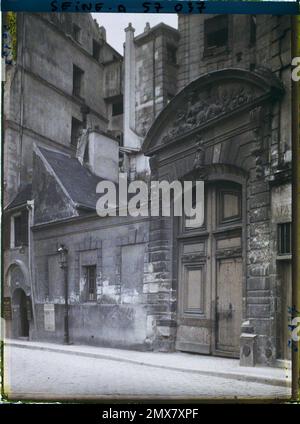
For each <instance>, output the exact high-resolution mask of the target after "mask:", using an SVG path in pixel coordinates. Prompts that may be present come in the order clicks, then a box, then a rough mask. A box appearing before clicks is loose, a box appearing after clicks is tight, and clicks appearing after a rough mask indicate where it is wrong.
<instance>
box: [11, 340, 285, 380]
mask: <svg viewBox="0 0 300 424" xmlns="http://www.w3.org/2000/svg"><path fill="white" fill-rule="evenodd" d="M4 344H5V347H4V354H5V350H7V354H9V347H10V346H12V347H18V348H24V349H35V350H41V351H48V352H59V353H65V354H68V355H77V356H83V357H90V358H95V359H108V360H112V361H118V362H125V363H126V362H127V363H131V364H137V365H144V366H147V367H154V368H162V369H169V370H174V371H183V372H190V373H198V374H202V375H211V376H217V377H224V378H228V379H234V380H240V381H249V382H257V383H264V384H269V385H272V386H290V385H291V370H290V363H289V362H287V363H286V367H282V368H273V367H262V366H257V367H253V368H252V367H241V366H240V365H239V360H238V359H228V358H219V357H213V356H205V355H197V354H192V353H183V352H174V353H160V352H138V351H131V350H123V349H111V348H104V347H94V346H85V345H60V344H52V343H43V342H35V341H23V340H19V339H14V340H13V339H6V340H5V343H4Z"/></svg>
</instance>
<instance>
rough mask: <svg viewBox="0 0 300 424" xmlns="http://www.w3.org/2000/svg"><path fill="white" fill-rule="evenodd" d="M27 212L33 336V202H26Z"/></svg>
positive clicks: (34, 318)
mask: <svg viewBox="0 0 300 424" xmlns="http://www.w3.org/2000/svg"><path fill="white" fill-rule="evenodd" d="M27 210H28V268H29V278H30V288H31V295H32V315H33V324H34V330H35V335H36V333H37V322H36V307H35V302H36V297H35V288H34V287H35V286H34V281H33V280H34V276H33V274H34V273H33V270H34V265H33V261H34V249H33V236H32V231H31V228H32V227H33V223H34V200H28V201H27Z"/></svg>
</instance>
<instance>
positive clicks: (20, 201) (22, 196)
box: [5, 184, 32, 210]
mask: <svg viewBox="0 0 300 424" xmlns="http://www.w3.org/2000/svg"><path fill="white" fill-rule="evenodd" d="M31 198H32V185H31V184H27V185H26V186H24V187H23V188H21V189H20V191H19V193H18V194H17V195H16V197H15V198H14V199H13V200H12V201H11V202H10V203H9V205H8V206H6V208H5V210H10V209H14V208H18V207H19V206H23V205H26V203H27V200H31Z"/></svg>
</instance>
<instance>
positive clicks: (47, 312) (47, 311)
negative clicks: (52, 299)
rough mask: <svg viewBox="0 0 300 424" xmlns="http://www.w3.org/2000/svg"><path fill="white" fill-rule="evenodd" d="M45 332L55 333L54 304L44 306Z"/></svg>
mask: <svg viewBox="0 0 300 424" xmlns="http://www.w3.org/2000/svg"><path fill="white" fill-rule="evenodd" d="M44 326H45V331H55V306H54V303H45V304H44Z"/></svg>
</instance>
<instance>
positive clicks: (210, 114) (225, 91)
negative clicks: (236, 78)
mask: <svg viewBox="0 0 300 424" xmlns="http://www.w3.org/2000/svg"><path fill="white" fill-rule="evenodd" d="M255 94H256V93H255V90H254V89H253V88H247V87H245V86H244V85H241V84H227V86H225V87H224V86H223V87H220V86H214V87H213V88H210V89H206V90H205V91H204V92H203V91H200V90H199V92H192V93H190V96H189V97H188V102H187V105H186V106H185V107H184V109H183V108H182V109H180V110H179V111H178V112H177V114H176V117H175V120H174V122H173V123H172V126H171V127H170V128H169V129H168V131H167V132H166V134H165V135H164V136H163V137H162V141H163V142H164V143H166V142H168V141H169V140H171V139H172V138H174V137H177V136H180V135H182V134H185V133H188V132H189V131H191V130H193V129H195V128H197V127H198V126H200V125H201V124H204V123H205V122H208V121H210V120H212V119H214V118H216V117H218V116H221V115H223V114H226V113H229V112H231V111H233V110H235V109H238V108H239V107H241V106H242V105H244V104H246V103H249V102H251V101H252V100H253V98H254V97H255Z"/></svg>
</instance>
